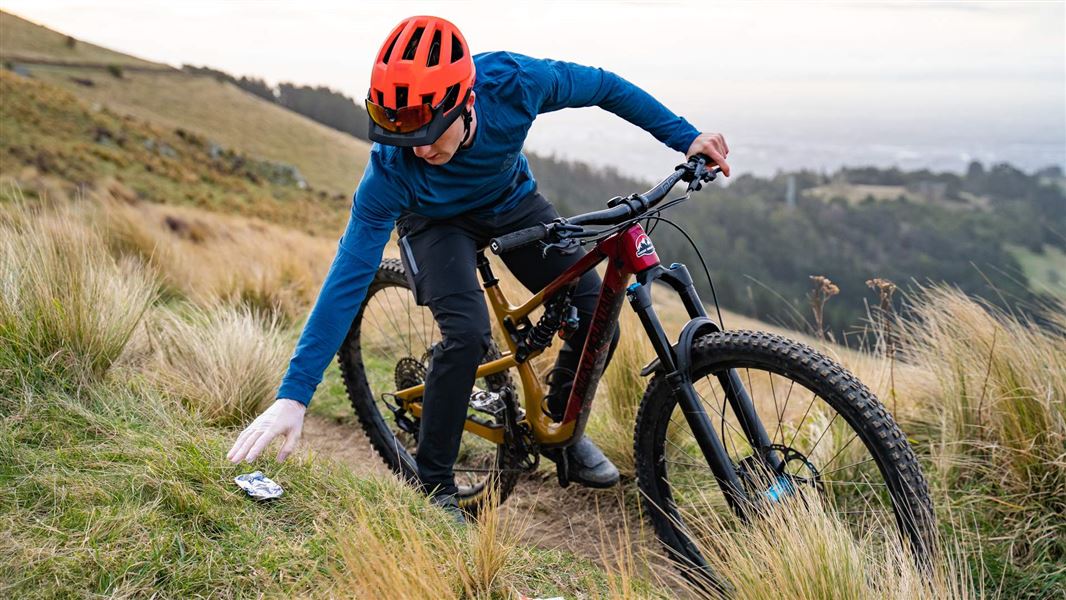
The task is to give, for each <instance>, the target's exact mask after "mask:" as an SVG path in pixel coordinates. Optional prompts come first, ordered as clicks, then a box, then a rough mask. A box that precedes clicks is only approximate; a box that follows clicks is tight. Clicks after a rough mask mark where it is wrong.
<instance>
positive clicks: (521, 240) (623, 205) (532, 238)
mask: <svg viewBox="0 0 1066 600" xmlns="http://www.w3.org/2000/svg"><path fill="white" fill-rule="evenodd" d="M708 164H711V165H713V166H712V167H711V168H707V165H708ZM719 171H721V169H720V168H719V167H718V165H714V164H713V163H712V162H711V160H710V159H709V158H708V157H706V156H704V155H703V154H696V155H694V156H693V157H692V158H690V159H688V161H687V162H686V163H685V164H682V165H678V166H677V168H676V169H674V172H673V173H671V174H670V175H669V176H668V177H667V178H666V179H663V180H662V181H660V182H659V183H658V184H656V185H655V187H653V188H651V189H650V190H648V191H646V192H644V193H643V194H633V195H632V196H629V197H627V198H614V199H613V200H612V201H611V202H610V203H608V206H609V207H610V208H605V209H603V210H597V211H593V212H590V213H585V214H581V215H577V216H574V217H570V218H569V219H558V220H556V221H554V222H552V223H541V224H538V225H534V226H533V227H528V228H526V229H519V230H518V231H513V232H511V233H508V234H505V235H501V236H500V237H496V238H493V239H492V241H490V242H489V248H490V249H491V250H492V252H493V253H495V254H503V253H506V252H510V251H511V250H515V249H517V248H522V247H524V246H528V245H530V244H535V243H537V242H541V241H544V240H545V239H547V238H549V237H550V236H551V235H552V234H553V233H554V232H555V231H557V230H558V231H560V232H563V231H570V232H575V231H577V232H580V231H581V227H580V226H582V225H616V224H618V223H621V222H623V221H627V220H629V219H632V218H634V217H637V216H640V215H642V214H644V213H646V212H648V211H649V210H651V209H652V208H653V207H655V205H657V204H659V203H660V202H662V200H663V198H665V197H666V195H667V194H669V193H670V190H672V189H673V188H674V186H675V185H677V184H678V182H680V181H687V182H688V183H689V186H688V191H689V192H692V191H696V190H699V189H700V188H701V187H702V185H703V183H704V182H710V181H714V179H715V176H716V175H717V174H718V172H719ZM572 237H573V236H572Z"/></svg>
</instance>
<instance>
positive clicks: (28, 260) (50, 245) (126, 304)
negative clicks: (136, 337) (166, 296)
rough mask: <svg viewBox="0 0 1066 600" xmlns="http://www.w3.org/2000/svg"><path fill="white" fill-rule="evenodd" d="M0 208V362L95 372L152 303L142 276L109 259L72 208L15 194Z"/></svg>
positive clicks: (25, 368) (132, 266)
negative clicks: (41, 204)
mask: <svg viewBox="0 0 1066 600" xmlns="http://www.w3.org/2000/svg"><path fill="white" fill-rule="evenodd" d="M0 215H2V216H0V335H2V338H0V339H2V344H0V346H2V348H0V360H2V363H3V364H0V369H3V370H5V371H8V370H14V371H15V373H16V374H22V375H25V374H26V373H27V372H29V371H35V372H38V373H40V372H52V373H56V374H59V375H62V376H66V377H72V378H74V379H82V378H88V379H93V378H98V377H99V376H101V375H102V374H103V373H104V372H105V371H106V370H107V369H108V368H109V367H110V366H111V365H112V363H114V362H115V360H116V359H117V358H118V357H119V356H120V355H121V353H122V350H123V349H124V348H125V346H126V343H127V342H128V341H129V339H130V337H131V336H132V334H133V332H134V329H135V328H136V326H137V323H138V322H139V321H140V319H141V316H142V315H143V314H144V313H145V311H146V310H147V309H148V307H149V305H150V304H151V303H152V301H153V299H154V297H155V293H156V290H155V286H154V285H153V283H152V281H151V279H150V277H148V276H147V274H146V273H145V271H144V269H143V268H142V267H141V266H140V265H138V264H136V263H131V262H123V263H121V264H120V263H117V262H116V261H115V260H113V259H112V257H111V256H110V255H109V254H108V252H107V250H106V248H105V246H104V243H103V240H102V239H101V238H100V237H99V236H98V235H96V234H95V233H94V232H93V231H91V230H89V229H88V228H86V227H84V226H83V225H82V224H81V219H80V218H79V215H78V214H77V209H76V208H70V207H65V208H60V209H57V210H46V209H43V208H41V207H31V206H30V205H28V204H26V203H24V202H23V201H21V200H16V201H11V202H7V203H4V204H2V205H0ZM5 379H7V377H6V376H5Z"/></svg>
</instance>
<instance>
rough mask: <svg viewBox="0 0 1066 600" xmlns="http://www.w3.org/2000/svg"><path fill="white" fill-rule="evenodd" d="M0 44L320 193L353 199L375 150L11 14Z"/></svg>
mask: <svg viewBox="0 0 1066 600" xmlns="http://www.w3.org/2000/svg"><path fill="white" fill-rule="evenodd" d="M0 40H2V41H0V60H3V61H5V62H9V61H13V60H15V59H17V58H38V59H42V60H61V61H62V62H64V63H65V64H63V65H51V64H32V63H30V64H28V65H26V66H25V67H24V68H26V69H28V70H29V72H30V73H31V75H32V76H33V77H35V78H39V79H42V80H44V81H48V82H50V83H55V84H57V85H59V86H61V87H64V88H66V89H67V90H69V91H71V92H72V93H74V94H75V95H77V96H78V97H80V98H82V99H84V100H86V101H88V102H90V103H99V104H100V105H102V106H106V107H108V108H110V109H112V110H114V111H115V112H118V113H120V114H129V115H133V116H136V117H139V118H141V119H145V120H149V121H152V122H153V123H156V124H158V125H161V126H163V127H167V128H178V127H180V128H183V129H186V130H188V131H193V132H196V133H198V134H200V135H202V136H204V137H205V138H206V139H208V140H210V141H211V142H214V143H217V144H220V145H222V146H226V147H229V148H239V149H241V150H243V151H246V152H249V153H251V154H253V155H255V156H258V157H262V158H266V159H270V160H273V161H281V162H285V163H289V164H292V165H295V166H296V167H297V168H298V169H299V170H300V172H301V173H302V174H303V176H304V177H305V178H306V179H307V181H308V183H309V184H310V185H311V187H313V188H315V189H322V190H326V191H328V192H329V193H330V194H342V195H344V196H350V195H351V193H352V192H353V191H354V190H355V186H356V184H357V183H358V182H359V179H360V178H361V177H362V174H363V166H364V165H365V164H366V161H367V157H368V153H369V152H370V145H369V144H367V143H366V142H363V141H361V140H357V139H355V138H353V137H351V136H349V135H347V134H344V133H341V132H339V131H336V130H334V129H330V128H329V127H326V126H325V125H321V124H319V123H316V122H314V121H312V120H310V119H308V118H306V117H303V116H301V115H298V114H296V113H294V112H292V111H289V110H286V109H284V108H282V107H280V106H277V105H274V104H271V103H269V102H266V101H264V100H262V99H260V98H257V97H255V96H253V95H251V94H248V93H245V92H244V91H242V90H240V89H238V88H237V87H236V86H233V85H231V84H229V83H225V82H219V81H216V80H215V79H214V78H211V77H206V76H199V75H191V74H188V73H185V72H183V71H178V70H176V69H169V68H165V65H159V64H157V63H149V62H147V61H142V60H141V59H138V58H135V57H132V56H128V55H125V54H121V53H118V52H113V51H111V50H107V49H105V48H99V47H97V46H91V45H88V44H83V43H82V42H78V43H77V44H76V47H75V49H73V50H71V49H69V48H67V47H66V45H65V40H66V37H65V36H64V35H62V34H60V33H57V32H54V31H51V30H49V29H47V28H44V27H41V26H38V25H34V24H32V23H30V22H29V21H26V20H24V19H21V18H19V17H16V16H14V15H12V14H10V13H5V12H0ZM83 46H85V47H84V48H83ZM101 62H106V63H108V64H116V65H130V66H137V65H141V66H155V67H160V68H165V70H158V71H135V70H130V69H126V70H124V71H123V72H122V76H121V77H115V76H114V75H112V74H110V73H109V72H108V71H106V70H102V69H100V68H99V67H98V64H99V63H101ZM75 79H77V80H79V81H80V83H79V82H77V81H75Z"/></svg>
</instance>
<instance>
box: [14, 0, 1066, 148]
mask: <svg viewBox="0 0 1066 600" xmlns="http://www.w3.org/2000/svg"><path fill="white" fill-rule="evenodd" d="M0 6H2V7H3V8H4V9H6V10H10V11H11V12H14V13H16V14H19V15H21V16H23V17H26V18H29V19H31V20H33V21H36V22H39V23H41V24H44V25H47V26H49V27H52V28H54V29H58V30H61V31H64V32H67V33H70V34H72V35H74V36H75V37H78V38H80V39H84V40H87V41H91V42H95V43H99V44H101V45H104V46H108V47H110V48H114V49H116V50H120V51H123V52H127V53H130V54H135V55H137V56H141V57H144V58H148V59H151V60H156V61H161V62H166V63H170V64H173V65H180V64H182V63H193V64H204V65H210V66H212V67H216V68H221V69H223V70H226V71H229V72H231V73H234V74H237V75H254V76H260V77H263V78H265V79H267V80H268V81H270V82H272V83H276V82H278V81H292V82H297V83H307V84H325V85H329V86H330V87H333V88H335V89H340V90H343V91H344V92H345V93H347V94H349V95H351V96H353V97H355V98H356V99H357V100H361V98H362V97H364V96H365V94H366V88H367V84H368V81H369V73H370V66H371V61H372V59H373V57H374V54H375V52H376V50H377V48H378V46H379V45H380V44H381V42H382V41H383V39H384V37H385V35H387V33H388V32H389V31H390V29H391V28H392V27H393V26H394V25H395V24H396V22H398V21H399V20H400V19H401V18H402V17H404V16H407V15H410V14H419V13H428V14H437V15H440V16H443V17H446V18H448V19H450V20H451V21H453V22H454V23H456V24H457V25H458V26H459V27H460V29H462V30H463V32H464V34H465V35H466V38H467V40H468V42H469V43H470V45H471V47H472V49H473V51H474V52H480V51H486V50H496V49H506V50H511V51H516V52H522V53H525V54H530V55H533V56H545V57H551V58H560V59H566V60H571V61H574V62H580V63H585V64H592V65H597V66H602V67H604V68H608V69H610V70H613V71H615V72H617V73H619V74H620V75H622V76H624V77H626V78H628V79H630V80H631V81H633V82H635V83H637V84H639V85H640V86H642V87H644V88H645V89H647V90H648V91H649V92H651V93H652V94H653V95H655V96H657V97H659V98H660V99H661V100H663V101H664V102H665V103H666V104H667V105H668V106H670V107H671V108H673V109H674V110H675V111H676V112H679V113H681V114H684V115H686V116H687V117H689V119H690V120H692V121H693V122H694V123H695V124H696V125H697V126H698V127H700V128H702V129H705V130H714V131H722V132H724V133H726V135H727V138H728V137H729V136H730V135H732V136H733V137H734V139H737V140H738V141H742V142H750V144H751V148H752V149H753V153H752V154H754V149H755V148H756V147H759V148H761V150H760V152H763V153H767V152H770V153H773V150H772V148H773V143H775V142H776V141H780V142H781V143H783V144H784V145H786V146H787V147H788V150H789V152H788V153H785V152H782V153H781V155H780V157H779V158H778V160H777V162H782V161H783V160H784V159H783V158H781V157H783V156H785V155H786V154H788V155H789V156H796V157H797V158H796V159H795V160H797V161H802V160H803V159H804V158H803V157H804V155H803V154H796V152H797V146H799V145H801V144H807V143H809V144H810V146H811V152H809V153H807V156H815V155H816V154H817V152H818V151H819V150H818V149H819V147H820V146H822V145H825V144H829V145H833V147H834V148H838V147H839V148H845V147H847V145H848V144H852V145H856V146H861V145H865V146H871V145H873V146H876V145H879V144H880V145H885V146H886V147H891V148H892V150H891V152H892V153H894V154H891V155H893V156H902V157H904V158H905V157H906V156H907V153H908V152H909V153H911V154H914V153H918V154H919V155H920V154H921V153H922V152H925V150H923V149H922V148H925V147H928V148H929V150H928V151H929V152H934V150H933V149H932V148H933V146H934V145H936V146H937V147H938V148H940V147H941V146H943V148H941V149H940V150H936V151H937V152H949V153H951V152H955V150H956V149H957V150H958V152H956V153H955V154H958V156H960V157H965V156H970V155H973V154H974V153H977V154H978V155H980V153H981V152H984V151H985V150H980V149H981V148H984V149H987V151H990V152H993V153H995V152H997V151H998V152H1000V155H1002V156H1004V157H1006V158H1010V157H1011V155H1010V153H1011V151H1010V150H1007V148H1011V147H1018V148H1022V147H1024V148H1025V149H1026V150H1025V151H1026V152H1030V153H1031V152H1036V153H1037V154H1038V155H1039V156H1037V157H1035V158H1031V159H1018V160H1022V161H1023V162H1024V161H1025V160H1031V161H1037V162H1039V161H1040V160H1045V158H1046V159H1047V162H1059V163H1063V162H1066V156H1064V153H1066V150H1063V149H1062V146H1063V144H1066V10H1064V7H1066V3H1064V2H1061V1H1060V2H1042V3H1035V2H1034V3H1024V2H1009V3H1008V2H1003V3H958V2H955V3H920V4H918V3H886V2H881V3H864V4H856V3H800V2H792V3H746V4H733V3H726V4H719V3H710V2H691V3H690V2H671V3H659V2H635V3H616V2H559V3H554V2H534V3H528V4H525V3H504V2H461V3H452V2H396V1H390V2H358V3H357V2H331V1H309V0H304V1H301V2H283V1H265V2H243V1H232V2H201V1H190V0H185V1H180V2H171V1H154V0H138V1H129V2H118V1H114V0H92V1H84V0H32V1H28V0H0ZM0 43H2V41H0ZM568 112H571V113H574V114H571V115H567V116H559V117H550V118H545V119H542V121H544V124H543V125H542V124H541V122H540V121H538V125H537V126H535V127H534V134H533V137H531V146H533V147H534V148H542V149H548V150H554V151H558V152H561V153H563V154H567V155H570V156H577V157H579V158H585V159H589V160H596V158H595V157H594V156H592V155H593V154H599V147H598V146H597V144H599V145H601V146H605V145H604V143H603V140H605V139H606V140H610V143H609V144H606V145H610V146H612V147H613V148H606V147H604V148H603V153H604V154H605V155H611V153H612V152H614V153H618V152H619V150H618V148H625V152H626V154H624V155H621V156H629V155H631V154H632V153H633V152H634V151H635V149H636V148H639V147H638V146H634V145H633V144H636V143H638V141H637V140H639V143H641V144H643V143H646V140H648V139H650V138H646V136H644V134H643V133H642V132H639V131H637V132H635V133H634V132H632V131H631V128H628V127H627V126H625V124H624V123H621V122H620V121H618V120H617V119H614V118H613V117H606V116H600V115H596V114H595V112H597V111H584V110H583V111H568ZM538 130H542V131H538ZM608 134H609V135H608ZM633 136H637V137H636V138H634V137H633ZM641 136H643V137H641ZM652 143H653V144H654V141H652ZM730 145H731V147H732V148H733V149H734V151H737V150H738V148H737V144H733V143H731V144H730ZM739 150H740V151H741V153H742V151H743V149H742V148H741V149H739ZM866 150H869V151H870V152H873V150H870V149H869V148H867V149H866ZM864 151H865V150H864ZM834 152H839V150H834ZM649 153H650V154H649V156H650V157H652V158H656V159H657V158H658V157H660V156H662V157H663V160H667V157H668V156H670V155H669V153H665V154H664V153H663V151H660V150H658V149H657V148H654V147H649ZM860 154H861V153H860ZM886 156H888V155H886ZM634 160H640V159H634ZM752 164H753V166H754V165H755V163H754V162H753V163H752ZM759 166H762V167H765V165H762V164H761V163H760V164H759ZM777 166H780V165H777Z"/></svg>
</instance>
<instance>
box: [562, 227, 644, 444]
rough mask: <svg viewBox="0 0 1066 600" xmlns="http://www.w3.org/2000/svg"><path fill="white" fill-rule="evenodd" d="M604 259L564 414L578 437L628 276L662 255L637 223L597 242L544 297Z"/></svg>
mask: <svg viewBox="0 0 1066 600" xmlns="http://www.w3.org/2000/svg"><path fill="white" fill-rule="evenodd" d="M603 259H607V273H606V275H605V276H604V278H603V286H602V287H601V288H600V295H599V299H598V300H597V302H596V311H595V312H594V313H593V315H592V323H591V324H590V326H589V332H588V336H587V337H586V338H585V346H584V348H583V349H582V352H581V359H580V362H579V363H578V367H577V371H576V373H575V375H574V385H573V388H572V389H571V391H570V398H569V399H568V400H567V404H566V412H565V413H564V416H563V424H567V423H571V422H573V421H577V423H576V429H575V432H574V436H573V437H574V438H575V439H576V438H577V437H578V436H580V435H581V433H582V432H583V431H584V428H585V422H586V421H587V420H588V415H589V409H590V408H591V407H592V400H593V398H594V397H595V396H596V389H597V387H598V386H599V381H600V378H601V377H602V376H603V370H604V366H605V364H606V362H607V354H608V350H609V349H610V345H611V338H612V333H613V331H614V325H615V324H616V323H617V322H618V314H619V312H621V309H622V303H623V301H624V300H625V288H626V286H627V285H628V284H629V279H630V277H632V276H633V275H634V274H636V273H640V272H642V271H644V270H646V269H650V268H652V267H654V266H656V265H658V264H659V256H658V254H656V252H655V246H654V245H653V244H652V242H651V238H650V237H649V236H648V234H647V233H645V231H644V228H643V227H641V226H640V224H639V223H637V224H634V225H632V226H630V227H627V228H626V229H624V230H623V231H621V232H618V233H616V234H614V235H611V236H609V237H607V238H604V239H603V240H601V241H600V242H599V243H597V244H596V246H595V248H594V249H593V250H592V251H591V252H589V253H588V254H587V255H585V256H584V257H583V258H582V259H581V260H579V261H578V262H576V263H574V265H573V266H571V267H570V268H569V269H567V270H566V272H564V273H563V274H562V275H560V276H559V277H558V278H556V279H555V280H554V281H552V282H551V283H550V284H548V286H547V287H546V288H545V292H544V293H545V297H548V296H550V295H551V294H553V293H554V292H555V291H557V290H558V289H560V288H562V287H563V286H565V285H567V284H569V283H570V282H571V281H574V280H575V279H577V278H579V277H581V276H582V275H584V274H585V273H586V272H588V271H589V270H591V269H593V268H595V266H596V265H597V264H599V262H600V261H601V260H603Z"/></svg>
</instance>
